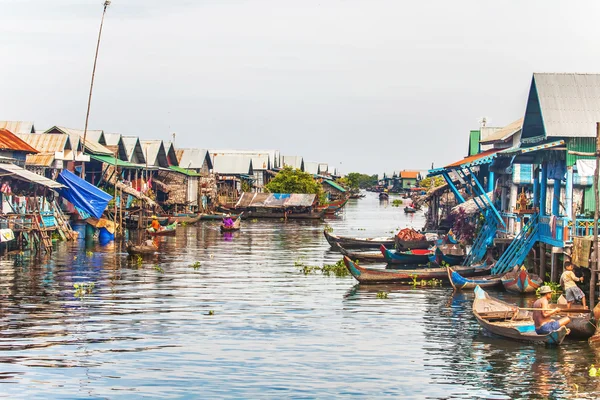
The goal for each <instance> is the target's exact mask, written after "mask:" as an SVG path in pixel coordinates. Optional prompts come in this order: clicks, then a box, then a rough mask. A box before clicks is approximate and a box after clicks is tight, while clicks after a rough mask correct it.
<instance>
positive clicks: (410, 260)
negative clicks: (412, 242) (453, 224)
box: [379, 245, 432, 264]
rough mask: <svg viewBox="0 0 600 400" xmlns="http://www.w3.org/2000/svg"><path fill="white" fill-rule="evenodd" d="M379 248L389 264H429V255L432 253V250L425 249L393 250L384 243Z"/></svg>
mask: <svg viewBox="0 0 600 400" xmlns="http://www.w3.org/2000/svg"><path fill="white" fill-rule="evenodd" d="M379 250H380V251H381V254H383V257H384V258H385V261H386V262H387V263H388V264H427V263H428V262H429V255H430V254H432V252H431V251H430V250H423V249H415V250H407V251H391V250H388V249H387V248H386V247H385V246H384V245H381V246H380V247H379Z"/></svg>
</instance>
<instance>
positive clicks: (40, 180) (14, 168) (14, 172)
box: [0, 164, 64, 189]
mask: <svg viewBox="0 0 600 400" xmlns="http://www.w3.org/2000/svg"><path fill="white" fill-rule="evenodd" d="M0 172H6V173H9V174H11V178H15V179H19V180H22V181H25V182H32V183H35V184H38V185H42V186H46V187H48V188H50V189H60V188H63V187H64V186H63V185H61V184H60V183H58V182H55V181H53V180H52V179H48V178H46V177H44V176H41V175H38V174H35V173H33V172H31V171H27V170H26V169H23V168H21V167H19V166H18V165H15V164H0Z"/></svg>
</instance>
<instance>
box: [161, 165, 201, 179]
mask: <svg viewBox="0 0 600 400" xmlns="http://www.w3.org/2000/svg"><path fill="white" fill-rule="evenodd" d="M169 169H170V170H171V171H175V172H179V173H180V174H184V175H186V176H200V174H199V173H197V172H195V171H193V170H191V169H186V168H181V167H176V166H174V165H171V166H169Z"/></svg>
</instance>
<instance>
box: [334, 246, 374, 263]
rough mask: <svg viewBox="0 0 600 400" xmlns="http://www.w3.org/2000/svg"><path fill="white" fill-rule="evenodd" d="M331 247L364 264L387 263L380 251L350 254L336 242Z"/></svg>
mask: <svg viewBox="0 0 600 400" xmlns="http://www.w3.org/2000/svg"><path fill="white" fill-rule="evenodd" d="M331 247H332V248H334V249H335V250H337V251H339V252H340V253H342V254H343V255H345V256H347V257H348V258H350V259H351V260H354V261H360V262H363V263H371V262H379V263H383V262H385V258H384V257H383V254H381V252H380V251H378V252H364V251H355V252H350V251H348V250H347V249H345V248H343V247H342V246H341V245H340V244H339V243H335V242H334V244H333V245H332V246H331Z"/></svg>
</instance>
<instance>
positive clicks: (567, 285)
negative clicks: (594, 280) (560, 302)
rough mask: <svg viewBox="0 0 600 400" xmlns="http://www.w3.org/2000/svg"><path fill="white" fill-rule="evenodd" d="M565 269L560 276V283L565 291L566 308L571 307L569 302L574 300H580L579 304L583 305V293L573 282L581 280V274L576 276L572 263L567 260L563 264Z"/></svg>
mask: <svg viewBox="0 0 600 400" xmlns="http://www.w3.org/2000/svg"><path fill="white" fill-rule="evenodd" d="M565 269H566V271H565V272H563V273H562V275H561V276H560V284H561V286H562V287H563V290H564V291H565V297H566V298H567V308H571V304H573V302H575V301H581V304H582V305H583V306H584V307H585V306H586V302H585V293H583V290H581V289H580V288H579V287H578V286H577V284H576V283H575V282H583V276H582V277H581V278H578V277H577V276H576V275H575V273H574V272H573V264H572V263H570V262H567V263H566V264H565Z"/></svg>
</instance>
